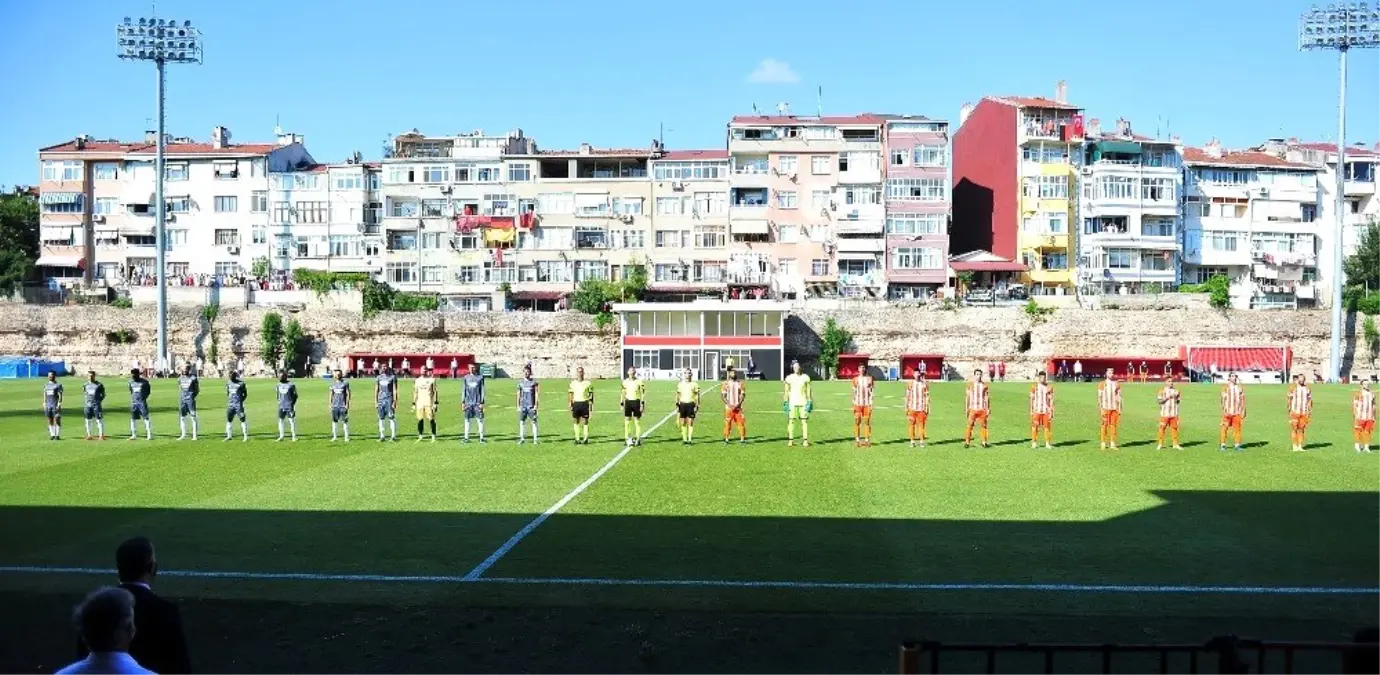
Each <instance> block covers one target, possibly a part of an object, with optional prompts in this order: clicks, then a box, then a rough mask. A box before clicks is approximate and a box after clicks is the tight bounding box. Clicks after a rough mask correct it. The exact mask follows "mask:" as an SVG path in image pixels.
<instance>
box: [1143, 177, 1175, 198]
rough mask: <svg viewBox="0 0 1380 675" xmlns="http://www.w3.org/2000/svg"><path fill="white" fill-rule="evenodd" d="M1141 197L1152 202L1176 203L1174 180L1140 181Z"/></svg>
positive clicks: (1149, 179)
mask: <svg viewBox="0 0 1380 675" xmlns="http://www.w3.org/2000/svg"><path fill="white" fill-rule="evenodd" d="M1140 197H1141V199H1144V200H1146V201H1151V202H1168V201H1174V179H1172V178H1142V179H1141V181H1140Z"/></svg>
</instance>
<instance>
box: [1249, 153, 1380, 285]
mask: <svg viewBox="0 0 1380 675" xmlns="http://www.w3.org/2000/svg"><path fill="white" fill-rule="evenodd" d="M1261 150H1263V151H1265V152H1269V153H1271V154H1274V155H1276V156H1279V157H1281V158H1283V159H1285V160H1288V161H1291V162H1303V163H1305V164H1311V165H1313V166H1316V167H1318V168H1319V169H1320V172H1319V173H1318V194H1319V197H1318V221H1319V226H1318V227H1319V232H1318V270H1319V276H1318V292H1319V293H1320V295H1319V297H1318V304H1320V305H1327V304H1330V303H1331V299H1332V290H1331V289H1332V285H1331V279H1332V272H1333V270H1335V269H1336V266H1337V265H1338V264H1340V263H1338V262H1336V261H1335V260H1334V257H1335V253H1334V248H1335V242H1336V238H1335V231H1336V230H1335V227H1336V225H1335V223H1336V216H1335V215H1334V214H1335V213H1336V211H1337V145H1336V144H1335V143H1303V142H1300V141H1299V140H1298V139H1289V140H1287V141H1284V140H1279V139H1275V140H1271V141H1268V142H1267V143H1265V145H1263V146H1261ZM1377 165H1380V152H1376V151H1375V150H1374V149H1372V148H1367V147H1365V146H1364V145H1361V144H1357V145H1354V146H1352V147H1349V148H1347V150H1346V162H1345V166H1346V174H1345V176H1344V181H1345V182H1344V183H1343V185H1342V190H1343V192H1342V194H1343V195H1344V197H1343V199H1344V204H1345V205H1344V207H1343V211H1342V256H1343V259H1345V257H1347V256H1350V255H1352V254H1354V253H1355V252H1356V246H1357V244H1358V243H1359V241H1360V237H1361V230H1362V229H1363V228H1364V227H1365V226H1366V225H1368V224H1370V223H1373V222H1375V221H1376V220H1377V219H1380V198H1377V197H1376V194H1375V179H1376V168H1377Z"/></svg>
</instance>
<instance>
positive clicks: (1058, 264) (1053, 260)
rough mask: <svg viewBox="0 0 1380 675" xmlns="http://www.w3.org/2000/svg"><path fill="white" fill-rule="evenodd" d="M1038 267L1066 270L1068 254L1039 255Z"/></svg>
mask: <svg viewBox="0 0 1380 675" xmlns="http://www.w3.org/2000/svg"><path fill="white" fill-rule="evenodd" d="M1040 268H1041V269H1047V270H1066V269H1068V268H1069V254H1067V253H1046V254H1044V255H1043V256H1040Z"/></svg>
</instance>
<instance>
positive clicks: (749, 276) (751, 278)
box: [726, 272, 771, 286]
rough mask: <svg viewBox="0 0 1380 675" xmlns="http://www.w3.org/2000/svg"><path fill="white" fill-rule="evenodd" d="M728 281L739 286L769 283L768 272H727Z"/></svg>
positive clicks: (769, 276) (769, 275)
mask: <svg viewBox="0 0 1380 675" xmlns="http://www.w3.org/2000/svg"><path fill="white" fill-rule="evenodd" d="M726 276H727V278H728V283H730V284H737V285H740V286H765V285H770V284H771V273H770V272H729V273H728V274H727V275H726Z"/></svg>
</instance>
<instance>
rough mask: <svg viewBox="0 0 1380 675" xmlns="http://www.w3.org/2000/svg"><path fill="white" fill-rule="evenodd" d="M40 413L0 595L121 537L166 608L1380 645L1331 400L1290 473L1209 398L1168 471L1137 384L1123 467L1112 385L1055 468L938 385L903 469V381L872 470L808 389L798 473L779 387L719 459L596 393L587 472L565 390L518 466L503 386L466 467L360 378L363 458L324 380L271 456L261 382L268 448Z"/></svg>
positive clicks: (1195, 406) (1365, 508) (833, 395)
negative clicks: (338, 424)
mask: <svg viewBox="0 0 1380 675" xmlns="http://www.w3.org/2000/svg"><path fill="white" fill-rule="evenodd" d="M40 386H41V385H40V384H39V383H38V382H36V381H35V382H5V383H2V384H0V438H3V439H4V443H3V446H0V540H3V541H4V542H6V545H5V546H4V547H3V551H2V552H0V568H3V569H0V592H22V593H26V594H28V593H40V594H71V593H76V592H80V591H84V590H87V589H89V588H90V587H92V586H93V585H95V584H96V583H98V582H100V581H104V580H106V579H104V578H102V577H99V576H96V575H95V574H94V573H93V570H103V569H107V568H109V567H110V565H111V556H112V551H113V549H114V546H115V545H116V544H117V543H118V542H119V541H120V540H121V539H123V538H125V537H128V536H132V535H136V534H144V535H147V536H150V537H152V538H153V539H154V541H155V542H156V543H157V545H158V550H159V558H160V563H161V566H162V568H163V570H164V571H165V575H164V576H165V580H164V581H163V582H162V584H164V585H163V588H164V589H165V591H166V592H169V593H172V594H174V595H177V596H179V597H183V598H210V599H217V600H226V601H243V602H257V601H274V602H294V603H316V604H330V603H345V602H350V603H366V604H376V605H388V606H405V605H412V604H428V603H438V602H439V603H451V602H456V603H463V604H464V605H467V606H476V605H478V606H493V607H541V608H550V607H566V608H569V607H582V608H585V607H595V608H607V609H609V610H654V611H676V610H696V611H744V612H773V613H781V612H786V613H799V612H835V613H837V612H862V613H877V612H883V613H894V612H926V613H962V614H964V615H987V616H992V615H997V616H1005V617H1018V616H1063V617H1083V618H1087V617H1103V618H1104V620H1107V621H1111V620H1113V618H1116V620H1126V621H1131V622H1152V621H1155V620H1160V619H1163V618H1164V617H1194V618H1195V620H1198V619H1202V618H1203V617H1225V618H1236V619H1243V620H1244V619H1252V620H1254V619H1261V618H1277V619H1279V620H1281V621H1295V620H1298V621H1313V620H1317V621H1326V622H1332V623H1333V624H1335V625H1336V626H1338V627H1342V626H1353V625H1360V624H1362V623H1365V622H1367V621H1373V620H1374V616H1375V614H1376V611H1377V607H1378V605H1377V596H1380V592H1377V591H1376V587H1377V577H1380V560H1378V559H1377V551H1380V537H1377V523H1380V508H1378V507H1377V504H1378V503H1380V502H1378V499H1377V498H1378V496H1380V495H1378V493H1380V473H1378V472H1377V457H1378V456H1380V455H1377V454H1358V453H1355V452H1354V451H1353V450H1352V445H1351V433H1350V409H1349V406H1348V403H1349V396H1350V392H1349V391H1348V390H1346V389H1344V388H1340V387H1332V386H1318V387H1316V388H1315V401H1316V404H1315V410H1316V413H1315V415H1314V424H1313V427H1312V429H1311V431H1310V436H1309V443H1310V446H1309V451H1308V452H1305V453H1294V452H1290V451H1289V440H1288V429H1287V427H1286V415H1285V414H1284V401H1283V396H1284V392H1283V388H1282V387H1273V386H1253V387H1248V388H1247V393H1248V397H1249V400H1250V406H1251V417H1250V418H1249V419H1248V420H1247V422H1246V436H1247V437H1246V442H1247V448H1246V450H1245V451H1244V452H1241V453H1234V452H1225V453H1223V452H1219V451H1218V449H1217V422H1218V416H1217V398H1216V397H1217V391H1218V389H1217V388H1216V387H1209V386H1205V385H1201V386H1200V385H1184V386H1183V390H1184V406H1183V408H1184V413H1185V414H1184V418H1183V424H1182V432H1183V440H1184V444H1185V446H1186V448H1185V450H1183V451H1181V452H1175V451H1170V450H1166V451H1156V450H1155V449H1154V433H1155V422H1156V415H1157V408H1156V406H1155V404H1154V400H1153V399H1154V391H1155V390H1156V388H1157V385H1153V384H1147V385H1140V384H1129V385H1127V386H1126V412H1125V414H1124V417H1123V423H1122V438H1121V449H1120V450H1117V451H1105V452H1104V451H1099V450H1098V448H1097V418H1096V415H1095V413H1094V390H1093V387H1092V385H1074V384H1060V385H1056V386H1057V393H1058V411H1059V414H1058V417H1057V419H1056V421H1055V432H1056V443H1057V447H1056V448H1055V449H1053V450H1044V449H1039V450H1032V449H1031V448H1030V447H1029V435H1028V434H1029V430H1028V427H1027V426H1026V424H1027V415H1026V409H1027V404H1026V400H1027V399H1026V392H1027V391H1028V386H1029V385H1028V384H1025V383H999V384H997V385H995V386H994V389H993V403H992V407H993V422H992V441H993V447H992V448H989V449H978V448H974V449H964V448H963V447H962V444H961V436H962V432H963V427H962V424H963V420H962V413H961V398H962V384H961V383H936V384H935V385H934V387H933V404H934V410H933V412H932V414H931V418H930V425H929V427H930V435H931V442H930V444H929V447H927V448H925V449H912V448H908V447H907V446H906V443H905V437H906V428H905V424H904V421H903V417H902V411H901V403H902V385H901V384H900V383H879V384H878V401H877V403H878V407H877V411H876V418H875V422H874V426H875V438H876V445H875V446H874V447H871V448H855V447H853V443H852V419H851V412H850V410H849V408H848V405H847V404H848V398H847V396H848V391H847V386H848V385H847V384H846V383H816V386H815V400H816V409H815V414H814V416H813V418H812V419H811V429H810V431H811V436H812V439H813V440H814V442H815V444H814V445H813V446H812V447H810V448H801V447H795V448H788V447H786V445H785V443H784V436H785V420H784V416H783V415H782V413H781V410H780V393H779V392H780V389H779V387H780V383H752V384H751V386H750V388H749V400H748V409H749V417H748V423H749V434H750V443H749V444H747V445H745V446H739V445H736V444H733V445H727V446H726V445H723V444H722V443H721V441H720V438H721V437H720V431H721V428H722V405H721V404H720V403H719V400H718V395H717V393H715V392H714V390H713V389H712V387H713V385H712V384H709V385H705V392H706V395H705V403H704V406H703V409H702V411H701V418H702V424H700V425H699V426H698V428H697V430H696V435H697V439H696V443H695V444H694V445H693V446H692V447H685V446H682V445H681V444H680V442H679V436H678V432H677V431H676V428H675V423H674V421H673V420H672V421H669V422H666V423H664V424H659V423H661V422H662V421H663V419H664V417H665V416H666V415H667V414H668V413H670V412H671V409H672V408H671V387H670V385H669V383H662V382H656V383H652V385H651V386H650V388H649V389H650V395H649V405H648V411H647V415H646V417H645V419H644V429H652V431H651V432H650V434H649V435H648V437H647V439H646V442H645V443H644V444H643V445H641V446H639V447H636V448H632V449H630V450H626V449H625V448H624V445H623V442H622V439H623V429H622V420H621V417H620V416H619V414H618V413H617V412H616V411H615V407H616V403H617V385H616V383H615V382H612V381H602V382H599V383H598V386H597V388H596V391H597V402H596V407H595V415H594V419H593V426H592V433H591V443H590V444H589V445H587V446H582V445H574V444H572V443H571V441H570V438H571V426H570V420H569V415H568V414H566V412H565V404H564V402H565V382H564V381H552V382H548V383H546V385H545V386H546V387H547V388H548V391H546V392H545V395H544V405H543V408H542V413H541V423H542V442H541V444H540V445H536V446H532V445H530V444H529V445H523V446H518V445H516V444H515V443H514V442H513V441H514V438H515V435H516V419H515V414H514V413H515V411H514V406H513V383H512V381H510V380H495V381H492V382H491V383H490V399H489V400H490V405H489V406H488V415H487V417H488V429H487V431H488V437H489V442H488V443H487V444H484V445H479V444H476V443H471V444H468V445H464V444H460V443H458V442H457V436H458V435H459V432H460V430H461V426H462V419H461V415H460V414H459V411H458V410H457V409H456V406H457V403H458V400H459V398H458V395H459V388H458V385H457V384H456V383H455V382H453V381H444V382H443V383H442V385H441V392H440V396H441V401H442V413H441V415H440V416H439V420H440V432H441V434H442V435H443V438H442V439H441V440H440V441H439V442H437V443H434V444H433V443H430V442H422V443H417V442H415V441H414V440H413V437H414V433H413V432H414V428H413V423H414V422H413V418H412V416H411V415H410V413H406V412H403V413H402V414H400V416H399V417H400V419H399V435H400V441H399V442H397V443H378V442H377V441H375V440H374V436H375V434H376V427H375V419H374V417H375V416H374V413H373V407H372V401H370V400H368V399H369V398H370V395H371V393H372V383H371V382H370V381H367V380H366V381H360V382H358V383H357V384H356V395H357V396H358V398H359V400H358V401H357V403H356V405H355V406H354V411H355V412H354V419H353V428H352V433H353V435H354V440H353V441H352V442H351V443H349V444H348V445H347V444H343V443H330V442H328V438H329V418H328V416H327V406H326V390H325V386H324V383H323V382H319V381H318V382H312V381H299V389H300V390H301V392H302V399H301V403H300V404H299V407H298V410H299V413H298V425H299V426H298V428H299V433H300V434H302V440H301V441H299V442H297V443H281V444H280V443H274V442H273V438H274V437H275V436H276V435H277V429H276V419H275V416H274V415H273V414H272V413H273V409H274V404H273V402H272V401H271V395H270V388H271V383H269V382H268V381H251V382H250V387H251V399H250V410H249V416H250V417H249V419H250V425H251V433H252V434H253V438H252V439H251V441H250V442H248V443H242V442H239V441H238V439H237V440H236V441H235V442H232V443H223V442H221V440H220V439H221V437H222V435H223V432H224V414H223V405H224V400H223V395H222V394H221V393H220V392H221V391H222V388H221V387H220V384H219V383H218V382H214V381H204V382H203V390H204V391H205V392H207V393H206V394H204V395H203V396H202V399H201V406H200V407H201V434H202V439H201V440H200V441H198V442H196V443H192V442H190V441H181V442H179V441H176V440H175V437H176V435H177V432H178V428H177V418H176V413H177V411H176V400H175V390H174V385H173V383H172V382H171V381H155V382H154V395H153V401H152V407H153V410H154V430H155V433H156V438H155V439H154V440H153V441H152V442H148V441H144V440H142V438H141V440H138V441H126V440H124V437H125V436H127V435H128V415H127V408H126V407H125V404H126V403H127V398H126V395H125V394H124V389H123V386H122V384H121V382H120V381H118V380H107V388H108V390H109V391H110V394H111V398H110V399H109V400H108V404H107V406H106V413H107V414H106V421H107V429H108V433H110V434H111V435H112V436H113V437H114V438H117V439H118V440H109V441H105V442H84V441H82V440H81V435H82V434H81V420H80V401H79V399H78V398H77V396H78V394H77V392H78V387H79V383H78V382H77V381H75V380H72V381H70V382H68V387H67V389H68V392H69V397H70V398H69V404H68V405H67V410H68V412H69V416H68V417H67V419H66V420H65V426H64V436H65V438H64V439H63V440H62V441H60V442H50V441H48V440H47V439H46V436H45V432H44V421H43V420H42V414H41V409H40V406H39V399H40V393H39V390H40ZM402 392H403V398H404V400H408V397H409V396H410V384H408V383H406V382H404V383H403V384H402ZM658 424H659V426H658ZM140 433H141V436H142V428H141V429H140ZM236 433H237V435H238V429H237V430H236ZM625 450H626V452H625ZM613 460H616V461H613ZM601 471H602V473H599V472H601ZM596 474H598V475H597V476H596ZM582 486H583V488H584V489H582V490H581V489H580V488H581V487H582ZM567 498H568V499H567ZM554 505H559V508H554ZM544 513H549V514H550V516H549V517H548V518H545V519H544V520H543V521H541V522H540V523H538V524H537V525H536V527H535V528H532V527H531V524H532V523H533V521H534V519H535V518H537V517H539V516H540V515H541V514H544ZM1032 585H1034V586H1032ZM1225 587H1229V588H1225ZM24 597H30V596H27V595H26V596H24ZM1195 625H1198V624H1195ZM1202 625H1210V622H1209V624H1202ZM1204 630H1208V629H1207V628H1204ZM1339 630H1340V628H1339ZM1075 637H1076V636H1075ZM1282 637H1289V636H1282ZM888 658H889V657H888ZM58 665H60V664H58ZM240 665H241V666H243V665H244V664H243V663H241V664H240ZM5 666H9V667H10V668H9V669H11V670H14V669H19V670H28V669H31V668H32V667H33V664H32V663H30V662H27V661H25V662H13V663H12V662H7V661H5V660H4V659H0V667H5ZM348 667H349V666H348V665H347V666H346V668H348ZM226 668H228V669H234V668H233V667H231V666H226Z"/></svg>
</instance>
